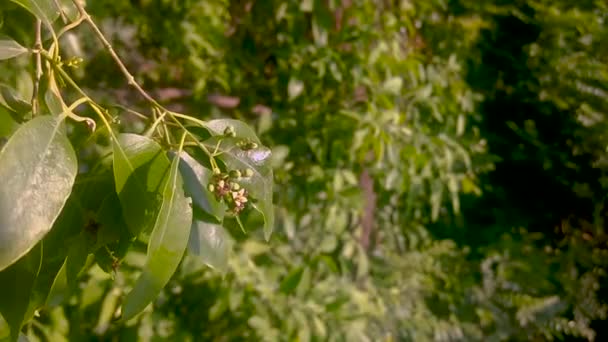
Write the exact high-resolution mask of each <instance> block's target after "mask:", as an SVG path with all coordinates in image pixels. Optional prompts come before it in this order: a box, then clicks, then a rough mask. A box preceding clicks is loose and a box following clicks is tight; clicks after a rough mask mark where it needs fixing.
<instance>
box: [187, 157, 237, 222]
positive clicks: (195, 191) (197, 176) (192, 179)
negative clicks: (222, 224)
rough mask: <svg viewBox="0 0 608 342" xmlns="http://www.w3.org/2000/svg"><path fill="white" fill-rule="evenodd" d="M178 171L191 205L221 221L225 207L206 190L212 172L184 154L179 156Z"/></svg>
mask: <svg viewBox="0 0 608 342" xmlns="http://www.w3.org/2000/svg"><path fill="white" fill-rule="evenodd" d="M179 171H180V173H181V175H182V178H183V179H184V185H185V190H186V195H187V196H190V197H191V198H192V203H193V204H195V205H196V206H198V207H199V208H200V209H202V210H204V211H205V212H207V213H208V214H210V215H213V216H214V217H215V218H217V219H218V220H222V218H223V217H224V214H225V213H226V205H225V204H223V203H220V202H218V201H217V200H216V199H215V196H214V195H213V194H212V193H211V192H209V191H208V190H207V185H208V184H209V182H210V180H211V176H212V175H213V173H212V171H211V170H209V169H208V168H205V167H204V166H203V165H201V164H200V163H199V162H197V161H196V160H195V159H194V158H192V157H191V156H190V155H189V154H188V153H186V152H182V154H181V161H180V163H179Z"/></svg>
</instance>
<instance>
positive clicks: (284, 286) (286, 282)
mask: <svg viewBox="0 0 608 342" xmlns="http://www.w3.org/2000/svg"><path fill="white" fill-rule="evenodd" d="M303 272H304V268H302V267H298V268H296V269H293V270H292V271H291V272H289V274H288V275H287V276H286V277H285V279H283V281H282V282H281V286H280V287H279V290H280V291H281V292H283V293H285V294H289V293H291V292H293V290H295V289H296V287H298V284H299V283H300V280H301V279H302V273H303Z"/></svg>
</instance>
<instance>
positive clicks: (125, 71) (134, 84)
mask: <svg viewBox="0 0 608 342" xmlns="http://www.w3.org/2000/svg"><path fill="white" fill-rule="evenodd" d="M72 2H73V3H74V5H75V6H76V8H77V9H78V12H79V13H80V16H81V17H82V18H84V20H85V21H86V22H87V23H88V24H89V25H90V26H91V28H92V29H93V31H94V32H95V34H96V35H97V38H99V40H100V41H101V43H102V44H103V46H104V47H105V48H106V49H107V50H108V52H109V53H110V55H111V56H112V59H114V62H115V63H116V64H117V65H118V67H119V68H120V71H121V72H122V73H123V75H124V76H125V77H126V79H127V82H128V83H129V85H130V86H132V87H133V88H135V89H136V90H137V91H138V92H139V93H140V94H141V96H143V97H144V98H145V99H146V100H147V101H148V102H150V103H151V104H152V105H154V106H155V107H157V108H159V109H162V110H163V111H167V112H168V110H166V109H165V108H163V106H161V105H160V104H159V103H158V102H156V100H155V99H153V98H152V96H150V95H149V94H148V93H147V92H146V91H145V90H144V89H143V88H142V87H141V86H140V85H139V83H137V82H136V81H135V77H133V75H132V74H131V72H129V69H127V67H126V66H125V64H124V63H123V62H122V60H121V59H120V57H118V55H117V54H116V51H114V48H113V47H112V45H111V44H110V42H109V41H108V40H107V39H106V37H105V36H104V35H103V33H102V32H101V30H100V29H99V27H98V26H97V24H95V22H94V21H93V20H92V19H91V16H90V15H89V13H88V12H87V11H86V10H85V9H84V7H83V6H82V4H81V3H80V2H79V1H78V0H72Z"/></svg>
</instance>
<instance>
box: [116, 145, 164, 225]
mask: <svg viewBox="0 0 608 342" xmlns="http://www.w3.org/2000/svg"><path fill="white" fill-rule="evenodd" d="M113 151H114V180H115V186H116V193H117V194H118V198H119V199H120V203H121V205H122V210H123V212H124V213H126V214H125V215H124V217H125V220H126V222H127V226H128V227H129V230H130V231H131V233H132V234H133V235H134V236H137V235H138V234H139V233H140V232H141V231H150V230H151V229H152V227H154V224H155V220H156V214H157V213H158V209H159V208H160V205H161V200H162V199H161V196H162V194H161V193H162V185H163V183H162V182H163V179H164V178H165V177H166V175H167V173H168V172H169V167H170V163H169V159H167V156H166V155H165V154H164V153H163V152H162V150H161V148H160V146H159V145H158V144H157V143H156V142H154V141H153V140H151V139H149V138H146V137H144V136H141V135H136V134H121V135H120V136H119V137H118V141H114V142H113Z"/></svg>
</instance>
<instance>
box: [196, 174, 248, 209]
mask: <svg viewBox="0 0 608 342" xmlns="http://www.w3.org/2000/svg"><path fill="white" fill-rule="evenodd" d="M252 175H253V170H251V169H245V170H243V171H240V170H230V171H228V172H221V171H220V170H219V169H216V170H214V172H213V176H212V177H211V181H210V182H209V185H208V186H207V190H209V191H210V192H212V193H213V194H214V195H215V198H216V199H217V200H218V201H220V202H221V201H224V202H225V203H226V204H227V205H228V208H229V210H230V211H231V212H232V213H234V214H239V213H240V212H241V211H243V209H245V206H246V204H247V202H248V201H249V199H248V197H247V196H248V195H249V194H248V193H247V190H245V189H243V188H242V187H241V185H240V184H239V181H240V180H241V179H242V178H248V177H251V176H252Z"/></svg>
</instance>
